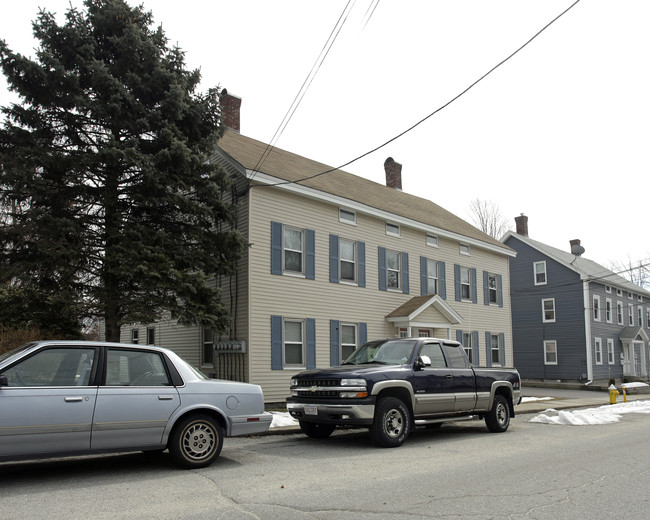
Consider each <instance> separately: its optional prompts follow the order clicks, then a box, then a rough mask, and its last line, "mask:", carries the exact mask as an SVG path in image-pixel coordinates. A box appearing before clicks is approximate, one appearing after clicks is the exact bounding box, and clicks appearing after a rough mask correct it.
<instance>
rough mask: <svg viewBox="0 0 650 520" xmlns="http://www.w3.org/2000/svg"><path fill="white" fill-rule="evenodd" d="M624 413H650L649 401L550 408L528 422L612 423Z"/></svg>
mask: <svg viewBox="0 0 650 520" xmlns="http://www.w3.org/2000/svg"><path fill="white" fill-rule="evenodd" d="M626 413H650V401H632V402H630V403H620V404H612V405H607V404H606V405H603V406H600V407H598V408H586V409H584V410H573V411H563V410H560V411H558V410H554V409H552V408H550V409H548V410H546V411H545V412H544V413H542V414H540V415H538V416H536V417H533V418H532V419H531V420H530V422H534V423H542V424H561V425H569V426H587V425H592V424H612V423H615V422H618V421H619V420H620V419H621V417H622V416H623V415H624V414H626Z"/></svg>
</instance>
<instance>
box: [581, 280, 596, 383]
mask: <svg viewBox="0 0 650 520" xmlns="http://www.w3.org/2000/svg"><path fill="white" fill-rule="evenodd" d="M582 293H583V298H584V310H585V336H586V338H585V347H586V353H587V382H586V383H585V386H587V385H590V384H591V383H593V381H594V369H593V366H592V364H591V308H590V304H589V280H583V281H582Z"/></svg>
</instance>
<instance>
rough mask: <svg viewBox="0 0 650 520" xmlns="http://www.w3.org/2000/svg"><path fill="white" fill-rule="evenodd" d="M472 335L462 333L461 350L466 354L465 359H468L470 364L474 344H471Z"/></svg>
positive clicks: (472, 358) (472, 359)
mask: <svg viewBox="0 0 650 520" xmlns="http://www.w3.org/2000/svg"><path fill="white" fill-rule="evenodd" d="M473 338H474V334H472V333H471V332H463V348H464V349H465V354H467V358H468V359H469V362H470V363H474V356H473V352H474V344H473V343H474V342H473Z"/></svg>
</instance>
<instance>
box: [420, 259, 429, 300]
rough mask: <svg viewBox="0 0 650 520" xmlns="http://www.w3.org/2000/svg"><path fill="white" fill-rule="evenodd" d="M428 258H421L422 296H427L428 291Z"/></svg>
mask: <svg viewBox="0 0 650 520" xmlns="http://www.w3.org/2000/svg"><path fill="white" fill-rule="evenodd" d="M427 275H428V273H427V257H426V256H421V257H420V295H421V296H426V295H427V293H428V291H427V285H428V284H427Z"/></svg>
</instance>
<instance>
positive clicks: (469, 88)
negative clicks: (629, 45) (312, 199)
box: [251, 0, 581, 188]
mask: <svg viewBox="0 0 650 520" xmlns="http://www.w3.org/2000/svg"><path fill="white" fill-rule="evenodd" d="M580 1H581V0H576V1H575V2H574V3H573V4H571V5H570V6H569V7H567V8H566V9H565V10H564V11H562V12H561V13H560V14H558V15H557V16H556V17H555V18H553V19H552V20H551V21H550V22H548V23H547V24H546V25H545V26H544V27H542V28H541V29H540V30H539V31H537V33H535V34H534V35H533V36H532V37H531V38H530V39H529V40H528V41H527V42H525V43H524V44H523V45H521V46H520V47H519V48H518V49H517V50H516V51H514V52H513V53H512V54H510V55H509V56H508V57H506V58H505V59H503V60H501V61H500V62H499V63H497V64H496V65H495V66H494V67H492V68H491V69H490V70H489V71H487V72H486V73H485V74H483V75H482V76H481V77H480V78H478V79H477V80H476V81H474V82H473V83H472V84H470V85H469V86H468V87H467V88H465V90H463V91H462V92H460V93H459V94H457V95H456V96H454V97H453V98H451V99H450V100H449V101H447V102H446V103H445V104H443V105H442V106H440V107H438V108H437V109H435V110H434V111H433V112H431V113H430V114H429V115H427V116H425V117H423V118H422V119H420V120H419V121H418V122H417V123H415V124H414V125H412V126H410V127H409V128H407V129H406V130H404V131H403V132H401V133H399V134H397V135H396V136H395V137H392V138H391V139H389V140H388V141H386V142H385V143H383V144H380V145H379V146H377V147H375V148H373V149H372V150H370V151H368V152H366V153H364V154H362V155H359V156H358V157H356V158H354V159H352V160H350V161H348V162H346V163H344V164H342V165H340V166H338V167H336V168H330V169H329V170H325V171H323V172H320V173H316V174H314V175H310V176H308V177H303V178H302V179H298V180H295V181H282V182H276V183H273V184H263V185H255V186H251V188H253V187H268V188H272V187H274V186H283V185H286V184H299V183H301V182H305V181H308V180H311V179H315V178H316V177H320V176H321V175H325V174H327V173H332V172H333V171H336V170H340V169H342V168H345V167H346V166H349V165H350V164H352V163H355V162H357V161H359V160H361V159H363V158H364V157H367V156H368V155H370V154H373V153H375V152H376V151H378V150H380V149H382V148H384V147H385V146H387V145H389V144H390V143H392V142H393V141H396V140H397V139H399V138H400V137H402V136H404V135H406V134H407V133H409V132H410V131H411V130H414V129H415V128H416V127H418V126H420V125H421V124H422V123H424V122H425V121H427V120H428V119H430V118H431V117H433V116H434V115H436V114H437V113H438V112H440V111H441V110H443V109H445V108H447V107H448V106H449V105H451V104H452V103H453V102H454V101H456V100H458V99H459V98H460V97H462V96H464V95H465V94H466V93H467V92H469V91H470V90H471V89H472V88H474V87H475V86H476V85H477V84H479V83H480V82H481V81H483V80H484V79H485V78H487V77H488V76H489V75H490V74H492V73H493V72H494V71H495V70H497V69H498V68H499V67H501V66H502V65H504V64H505V63H506V62H507V61H509V60H510V59H511V58H513V57H514V56H515V55H516V54H518V53H519V52H520V51H522V50H523V49H524V48H525V47H527V46H528V45H529V44H530V43H531V42H532V41H533V40H535V39H536V38H537V37H538V36H539V35H540V34H542V33H543V32H544V31H546V29H548V28H549V27H550V26H551V25H553V24H554V23H555V22H557V21H558V20H559V19H560V18H562V17H563V16H564V15H565V14H566V13H568V12H569V11H570V10H571V9H573V8H574V7H575V6H576V5H577V4H579V3H580ZM256 170H257V166H256V167H255V170H254V173H253V176H254V175H255V173H256Z"/></svg>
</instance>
